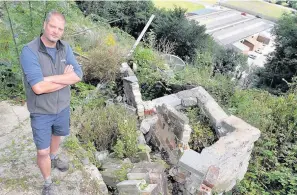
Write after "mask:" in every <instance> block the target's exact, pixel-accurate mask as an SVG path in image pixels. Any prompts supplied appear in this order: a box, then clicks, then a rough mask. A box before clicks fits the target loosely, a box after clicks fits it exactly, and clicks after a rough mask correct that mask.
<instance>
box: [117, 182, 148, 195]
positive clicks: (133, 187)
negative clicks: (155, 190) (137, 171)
mask: <svg viewBox="0 0 297 195" xmlns="http://www.w3.org/2000/svg"><path fill="white" fill-rule="evenodd" d="M141 184H145V181H144V180H125V181H122V182H120V183H118V184H117V185H116V187H117V189H118V191H119V195H128V194H139V191H140V189H139V186H140V185H141Z"/></svg>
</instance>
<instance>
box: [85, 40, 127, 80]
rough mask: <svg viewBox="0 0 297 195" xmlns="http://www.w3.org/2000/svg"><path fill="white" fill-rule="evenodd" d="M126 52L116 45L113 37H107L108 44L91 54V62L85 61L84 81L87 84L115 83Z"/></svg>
mask: <svg viewBox="0 0 297 195" xmlns="http://www.w3.org/2000/svg"><path fill="white" fill-rule="evenodd" d="M125 54H126V50H122V48H120V47H119V46H117V45H115V39H114V37H113V36H112V35H110V36H108V37H106V43H105V44H101V45H100V47H97V48H95V49H93V50H92V51H90V52H89V54H88V58H89V59H90V60H89V61H86V60H85V61H84V62H83V63H84V65H83V70H84V79H85V81H86V82H97V83H98V82H99V81H102V82H106V81H114V80H115V79H116V76H117V74H118V73H119V71H120V64H121V62H122V61H123V59H124V55H125Z"/></svg>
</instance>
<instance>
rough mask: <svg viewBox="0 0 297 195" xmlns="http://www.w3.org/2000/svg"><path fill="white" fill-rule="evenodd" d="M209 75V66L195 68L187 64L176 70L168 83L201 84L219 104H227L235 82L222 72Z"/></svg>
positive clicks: (210, 69) (210, 70)
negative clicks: (180, 69)
mask: <svg viewBox="0 0 297 195" xmlns="http://www.w3.org/2000/svg"><path fill="white" fill-rule="evenodd" d="M211 75H212V68H211V67H201V68H195V67H192V66H187V67H185V68H184V69H183V70H182V71H180V72H177V73H176V75H175V78H173V79H171V80H170V83H177V84H192V85H197V86H202V87H204V88H205V89H206V90H207V91H208V92H209V93H210V94H211V95H212V96H213V97H214V98H215V99H216V101H218V102H219V104H220V105H221V106H225V105H228V102H229V100H230V98H231V97H232V95H233V93H234V90H235V84H236V83H235V82H233V81H231V79H230V78H229V77H227V76H224V75H222V74H216V75H215V76H214V77H212V76H211Z"/></svg>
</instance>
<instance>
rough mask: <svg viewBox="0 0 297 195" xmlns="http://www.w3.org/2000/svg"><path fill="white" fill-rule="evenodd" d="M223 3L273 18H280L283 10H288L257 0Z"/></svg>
mask: <svg viewBox="0 0 297 195" xmlns="http://www.w3.org/2000/svg"><path fill="white" fill-rule="evenodd" d="M225 3H226V4H229V5H232V6H235V7H238V8H239V9H240V8H243V9H248V10H251V11H253V12H257V13H259V15H264V16H269V17H272V18H275V19H278V18H280V17H281V15H282V14H283V13H284V12H286V11H288V9H286V8H285V7H281V6H277V5H275V4H271V3H266V2H263V1H258V0H250V1H228V2H225Z"/></svg>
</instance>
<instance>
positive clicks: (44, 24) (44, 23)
mask: <svg viewBox="0 0 297 195" xmlns="http://www.w3.org/2000/svg"><path fill="white" fill-rule="evenodd" d="M45 26H46V21H44V22H43V31H44V30H45Z"/></svg>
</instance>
